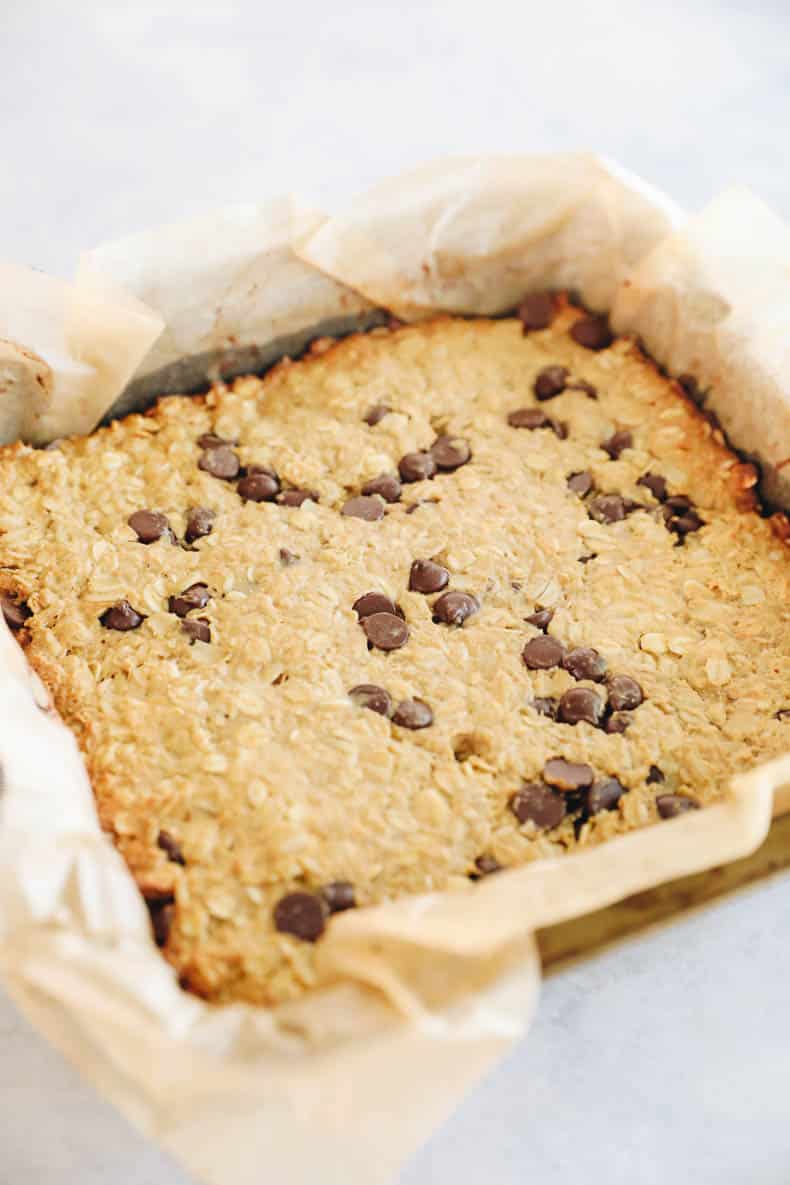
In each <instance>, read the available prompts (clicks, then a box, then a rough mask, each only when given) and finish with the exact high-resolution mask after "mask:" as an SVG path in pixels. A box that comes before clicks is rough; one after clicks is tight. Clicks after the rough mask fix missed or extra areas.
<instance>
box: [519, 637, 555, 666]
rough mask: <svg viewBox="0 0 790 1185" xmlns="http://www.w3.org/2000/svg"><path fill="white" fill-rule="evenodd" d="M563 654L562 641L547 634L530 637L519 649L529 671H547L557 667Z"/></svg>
mask: <svg viewBox="0 0 790 1185" xmlns="http://www.w3.org/2000/svg"><path fill="white" fill-rule="evenodd" d="M564 654H565V647H564V646H563V644H562V642H558V641H557V639H556V638H552V637H549V635H548V634H546V635H545V636H544V637H541V638H530V640H529V641H528V642H527V644H526V646H525V647H524V649H523V650H522V651H521V657H522V658H523V660H524V663H525V665H526V666H528V667H529V669H530V670H531V671H548V670H550V669H551V668H552V667H558V666H559V665H560V663H561V662H562V658H563V655H564Z"/></svg>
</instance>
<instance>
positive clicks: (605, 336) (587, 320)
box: [571, 317, 614, 350]
mask: <svg viewBox="0 0 790 1185" xmlns="http://www.w3.org/2000/svg"><path fill="white" fill-rule="evenodd" d="M571 337H572V338H573V340H574V341H575V342H577V343H578V344H579V345H580V346H584V348H585V349H586V350H605V349H606V347H607V346H610V345H611V344H612V342H613V341H614V338H613V337H612V333H611V330H610V329H609V325H608V323H607V321H606V318H605V317H580V318H579V320H578V321H575V322H574V324H573V325H572V327H571Z"/></svg>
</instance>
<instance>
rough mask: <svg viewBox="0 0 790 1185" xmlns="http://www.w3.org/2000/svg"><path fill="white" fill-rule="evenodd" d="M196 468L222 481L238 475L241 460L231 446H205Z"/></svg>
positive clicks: (230, 479) (231, 479)
mask: <svg viewBox="0 0 790 1185" xmlns="http://www.w3.org/2000/svg"><path fill="white" fill-rule="evenodd" d="M198 469H202V470H203V471H204V472H205V473H210V474H211V476H212V477H218V478H220V479H221V480H222V481H233V479H234V478H235V477H238V476H239V471H240V469H241V461H240V460H239V458H238V454H237V453H234V451H233V449H232V448H229V447H228V446H227V445H226V444H223V445H219V446H218V447H217V448H207V449H206V450H205V451H204V452H203V453H202V454H201V456H200V460H199V461H198Z"/></svg>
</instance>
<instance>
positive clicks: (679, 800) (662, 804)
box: [656, 794, 699, 819]
mask: <svg viewBox="0 0 790 1185" xmlns="http://www.w3.org/2000/svg"><path fill="white" fill-rule="evenodd" d="M656 806H657V808H658V813H659V815H660V816H661V818H662V819H674V818H675V817H676V816H677V815H685V813H686V811H696V810H699V803H698V802H697V801H696V799H694V798H688V797H687V796H686V795H685V794H659V796H658V798H657V799H656Z"/></svg>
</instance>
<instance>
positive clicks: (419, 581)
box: [409, 560, 450, 595]
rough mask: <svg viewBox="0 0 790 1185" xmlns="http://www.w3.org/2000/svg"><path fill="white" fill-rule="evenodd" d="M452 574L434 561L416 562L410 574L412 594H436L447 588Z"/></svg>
mask: <svg viewBox="0 0 790 1185" xmlns="http://www.w3.org/2000/svg"><path fill="white" fill-rule="evenodd" d="M449 580H450V573H449V572H448V571H447V569H446V568H443V567H442V565H441V564H437V563H434V561H433V560H415V561H414V563H413V564H412V566H411V570H410V572H409V589H410V591H411V592H418V593H425V594H426V595H427V594H428V593H436V592H441V590H442V589H443V588H446V587H447V584H448V583H449Z"/></svg>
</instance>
